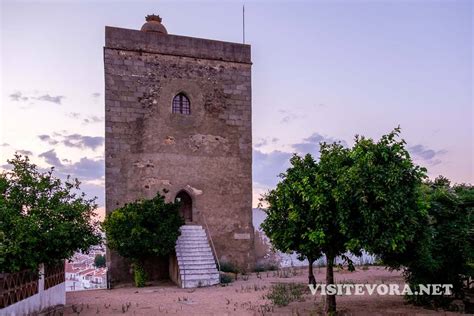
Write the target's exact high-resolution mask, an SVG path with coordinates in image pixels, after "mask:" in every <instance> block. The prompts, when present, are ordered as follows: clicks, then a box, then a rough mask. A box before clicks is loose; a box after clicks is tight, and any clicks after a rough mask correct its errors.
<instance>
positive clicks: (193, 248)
mask: <svg viewBox="0 0 474 316" xmlns="http://www.w3.org/2000/svg"><path fill="white" fill-rule="evenodd" d="M180 231H181V235H180V236H179V237H178V240H177V241H176V246H175V250H176V258H177V260H178V267H179V275H180V280H181V287H183V288H193V287H200V286H210V285H215V284H219V271H218V270H217V266H216V262H215V260H214V255H213V254H212V250H211V247H210V245H209V241H208V240H207V236H206V232H205V231H204V229H203V228H202V226H199V225H183V226H181V228H180Z"/></svg>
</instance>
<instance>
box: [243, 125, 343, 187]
mask: <svg viewBox="0 0 474 316" xmlns="http://www.w3.org/2000/svg"><path fill="white" fill-rule="evenodd" d="M277 141H278V139H277V138H272V139H260V140H259V142H257V143H256V144H255V145H254V147H255V149H254V150H253V165H252V172H253V175H252V176H253V182H254V186H255V185H259V186H261V187H263V188H273V187H275V186H276V184H277V183H278V181H279V180H280V179H279V177H278V175H279V174H280V173H282V172H285V171H286V169H288V168H289V167H290V158H291V156H292V155H293V153H297V154H299V155H305V154H307V153H310V154H312V155H313V157H314V158H315V159H317V158H319V143H321V142H327V143H334V142H340V143H341V144H342V145H343V146H347V143H346V142H345V141H344V140H339V139H336V138H333V137H329V136H324V135H321V134H319V133H313V134H312V135H311V136H309V137H307V138H304V139H303V140H302V141H301V142H300V143H296V144H292V145H291V146H290V148H291V149H292V152H286V151H280V150H274V151H271V152H268V153H265V152H263V151H261V150H260V149H258V148H260V147H262V146H264V145H266V144H268V143H269V142H273V143H275V142H277Z"/></svg>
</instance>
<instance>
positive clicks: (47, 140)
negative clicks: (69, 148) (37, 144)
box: [38, 135, 59, 145]
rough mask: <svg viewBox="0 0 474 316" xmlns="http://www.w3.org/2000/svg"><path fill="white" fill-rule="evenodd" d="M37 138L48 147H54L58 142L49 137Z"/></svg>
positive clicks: (39, 136)
mask: <svg viewBox="0 0 474 316" xmlns="http://www.w3.org/2000/svg"><path fill="white" fill-rule="evenodd" d="M38 138H39V139H41V140H42V141H44V142H47V143H48V144H50V145H56V144H58V143H59V142H58V141H57V140H54V139H53V138H52V137H51V136H49V135H38Z"/></svg>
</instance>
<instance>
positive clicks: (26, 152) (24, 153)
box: [16, 150, 33, 156]
mask: <svg viewBox="0 0 474 316" xmlns="http://www.w3.org/2000/svg"><path fill="white" fill-rule="evenodd" d="M16 152H17V153H19V154H21V155H23V156H32V155H33V152H31V151H29V150H17V151H16Z"/></svg>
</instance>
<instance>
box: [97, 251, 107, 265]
mask: <svg viewBox="0 0 474 316" xmlns="http://www.w3.org/2000/svg"><path fill="white" fill-rule="evenodd" d="M94 266H95V267H96V268H105V267H106V260H105V256H104V255H101V254H100V253H98V254H96V255H95V257H94Z"/></svg>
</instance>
